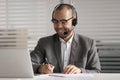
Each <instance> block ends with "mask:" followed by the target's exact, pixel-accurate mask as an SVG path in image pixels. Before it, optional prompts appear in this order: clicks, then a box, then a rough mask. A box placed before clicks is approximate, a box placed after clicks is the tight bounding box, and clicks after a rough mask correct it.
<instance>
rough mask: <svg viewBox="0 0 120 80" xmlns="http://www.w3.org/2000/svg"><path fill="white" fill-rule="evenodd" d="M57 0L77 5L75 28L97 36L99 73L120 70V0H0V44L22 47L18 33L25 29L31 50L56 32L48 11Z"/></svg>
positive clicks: (119, 71) (80, 31) (91, 35)
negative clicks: (41, 39)
mask: <svg viewBox="0 0 120 80" xmlns="http://www.w3.org/2000/svg"><path fill="white" fill-rule="evenodd" d="M59 3H68V4H72V5H73V6H74V7H75V8H76V11H77V15H78V25H77V26H76V27H75V32H77V33H80V34H82V35H85V36H88V37H90V38H92V39H94V40H96V43H97V47H98V53H99V57H100V62H101V66H102V73H120V0H0V48H3V47H18V46H20V47H21V45H22V44H23V42H22V41H23V40H24V39H23V36H21V35H19V33H20V34H21V33H23V34H22V35H24V34H25V35H26V33H27V43H28V49H29V50H30V51H32V50H33V49H34V47H35V46H36V44H37V41H38V40H39V38H41V37H44V36H49V35H52V34H53V33H55V31H54V29H53V24H52V23H51V18H52V17H51V15H52V11H53V9H54V7H55V6H56V5H57V4H59ZM18 44H19V45H18ZM22 46H24V44H23V45H22Z"/></svg>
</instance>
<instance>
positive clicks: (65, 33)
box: [63, 27, 74, 36]
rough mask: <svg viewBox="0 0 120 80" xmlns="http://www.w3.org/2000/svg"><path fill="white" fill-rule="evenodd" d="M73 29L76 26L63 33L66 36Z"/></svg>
mask: <svg viewBox="0 0 120 80" xmlns="http://www.w3.org/2000/svg"><path fill="white" fill-rule="evenodd" d="M73 29H74V27H73V28H72V29H71V30H70V31H65V32H64V33H63V34H64V35H65V36H66V35H68V34H69V33H70V32H71V31H72V30H73Z"/></svg>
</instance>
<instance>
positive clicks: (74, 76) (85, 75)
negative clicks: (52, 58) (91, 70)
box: [49, 73, 94, 78]
mask: <svg viewBox="0 0 120 80" xmlns="http://www.w3.org/2000/svg"><path fill="white" fill-rule="evenodd" d="M49 76H55V77H69V78H71V77H73V78H79V77H93V76H94V75H93V74H60V73H54V74H49Z"/></svg>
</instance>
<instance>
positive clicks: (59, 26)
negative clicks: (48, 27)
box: [54, 22, 63, 28]
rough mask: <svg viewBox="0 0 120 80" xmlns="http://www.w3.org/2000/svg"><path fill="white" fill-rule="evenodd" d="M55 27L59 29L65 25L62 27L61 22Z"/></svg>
mask: <svg viewBox="0 0 120 80" xmlns="http://www.w3.org/2000/svg"><path fill="white" fill-rule="evenodd" d="M54 26H55V27H57V28H62V27H63V25H62V23H61V22H59V23H57V24H54Z"/></svg>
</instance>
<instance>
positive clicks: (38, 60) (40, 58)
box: [30, 40, 44, 73]
mask: <svg viewBox="0 0 120 80" xmlns="http://www.w3.org/2000/svg"><path fill="white" fill-rule="evenodd" d="M30 56H31V60H32V65H33V70H34V73H38V68H39V66H40V65H41V64H42V63H43V62H44V49H43V47H42V42H41V40H39V41H38V44H37V46H36V47H35V49H34V50H33V51H32V52H31V53H30Z"/></svg>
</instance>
